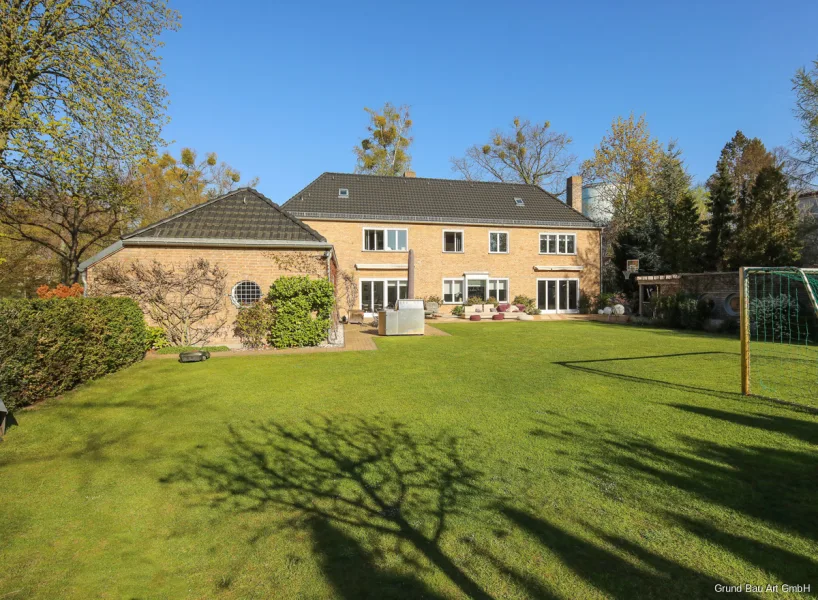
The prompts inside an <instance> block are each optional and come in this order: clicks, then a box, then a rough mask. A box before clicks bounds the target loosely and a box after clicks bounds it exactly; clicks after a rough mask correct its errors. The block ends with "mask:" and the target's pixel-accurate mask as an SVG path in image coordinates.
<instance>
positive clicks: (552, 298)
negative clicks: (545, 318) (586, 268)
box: [537, 279, 579, 313]
mask: <svg viewBox="0 0 818 600" xmlns="http://www.w3.org/2000/svg"><path fill="white" fill-rule="evenodd" d="M537 308H539V309H540V312H545V313H577V312H579V279H538V280H537Z"/></svg>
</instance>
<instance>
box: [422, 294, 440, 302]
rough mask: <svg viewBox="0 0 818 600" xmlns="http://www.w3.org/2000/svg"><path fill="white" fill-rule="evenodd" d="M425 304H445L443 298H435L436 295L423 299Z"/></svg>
mask: <svg viewBox="0 0 818 600" xmlns="http://www.w3.org/2000/svg"><path fill="white" fill-rule="evenodd" d="M423 302H424V303H426V304H428V303H429V302H436V303H437V304H443V298H441V297H440V296H435V295H432V296H426V297H425V298H424V299H423Z"/></svg>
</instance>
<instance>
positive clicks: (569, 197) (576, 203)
mask: <svg viewBox="0 0 818 600" xmlns="http://www.w3.org/2000/svg"><path fill="white" fill-rule="evenodd" d="M565 203H566V204H567V205H568V206H570V207H571V208H573V209H574V210H576V211H578V212H580V213H581V212H582V177H580V176H579V175H572V176H571V177H569V178H568V181H567V182H566V184H565Z"/></svg>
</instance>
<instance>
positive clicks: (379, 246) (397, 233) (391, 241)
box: [364, 229, 408, 252]
mask: <svg viewBox="0 0 818 600" xmlns="http://www.w3.org/2000/svg"><path fill="white" fill-rule="evenodd" d="M407 237H408V232H407V230H406V229H364V250H380V251H387V252H405V251H406V248H407V247H408V244H407Z"/></svg>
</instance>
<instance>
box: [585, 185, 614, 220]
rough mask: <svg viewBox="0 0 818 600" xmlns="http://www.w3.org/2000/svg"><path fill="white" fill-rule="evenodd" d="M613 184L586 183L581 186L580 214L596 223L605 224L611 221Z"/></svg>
mask: <svg viewBox="0 0 818 600" xmlns="http://www.w3.org/2000/svg"><path fill="white" fill-rule="evenodd" d="M613 189H614V186H613V184H610V183H588V184H585V185H583V186H582V214H583V215H585V216H586V217H588V218H589V219H591V220H592V221H594V222H596V223H602V224H605V223H607V222H608V221H610V220H611V215H612V214H613V205H612V202H611V198H612V196H613V193H612V192H613Z"/></svg>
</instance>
